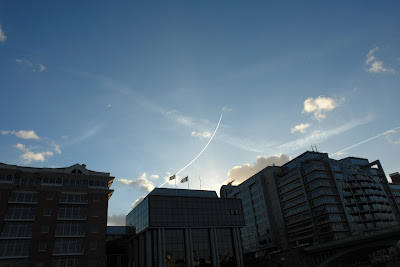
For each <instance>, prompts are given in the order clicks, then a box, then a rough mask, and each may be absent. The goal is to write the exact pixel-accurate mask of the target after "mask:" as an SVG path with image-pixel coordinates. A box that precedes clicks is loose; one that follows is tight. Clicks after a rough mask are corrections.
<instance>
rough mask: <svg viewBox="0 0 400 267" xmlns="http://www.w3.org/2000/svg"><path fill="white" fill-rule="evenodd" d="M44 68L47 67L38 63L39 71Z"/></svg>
mask: <svg viewBox="0 0 400 267" xmlns="http://www.w3.org/2000/svg"><path fill="white" fill-rule="evenodd" d="M45 70H47V67H46V66H44V65H42V64H39V72H42V71H45Z"/></svg>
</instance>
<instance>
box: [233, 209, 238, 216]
mask: <svg viewBox="0 0 400 267" xmlns="http://www.w3.org/2000/svg"><path fill="white" fill-rule="evenodd" d="M231 215H239V211H238V210H231Z"/></svg>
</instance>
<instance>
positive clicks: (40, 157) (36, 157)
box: [15, 144, 54, 164]
mask: <svg viewBox="0 0 400 267" xmlns="http://www.w3.org/2000/svg"><path fill="white" fill-rule="evenodd" d="M15 147H16V148H17V149H19V150H21V151H22V152H24V153H23V154H22V155H21V156H20V158H21V159H23V160H24V161H25V163H27V164H29V163H31V162H32V161H41V162H44V160H45V157H51V156H53V155H54V153H53V152H51V151H45V152H38V153H35V152H32V151H31V149H30V148H27V147H26V146H25V145H23V144H16V145H15Z"/></svg>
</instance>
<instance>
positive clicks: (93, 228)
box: [90, 224, 99, 233]
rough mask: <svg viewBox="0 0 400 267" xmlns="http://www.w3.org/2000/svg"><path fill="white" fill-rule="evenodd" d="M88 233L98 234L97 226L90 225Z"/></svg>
mask: <svg viewBox="0 0 400 267" xmlns="http://www.w3.org/2000/svg"><path fill="white" fill-rule="evenodd" d="M90 232H91V233H98V232H99V227H98V225H97V224H92V225H91V226H90Z"/></svg>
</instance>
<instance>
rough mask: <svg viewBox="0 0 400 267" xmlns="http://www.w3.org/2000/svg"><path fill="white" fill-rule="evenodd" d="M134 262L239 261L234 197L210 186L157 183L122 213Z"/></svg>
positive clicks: (211, 263)
mask: <svg viewBox="0 0 400 267" xmlns="http://www.w3.org/2000/svg"><path fill="white" fill-rule="evenodd" d="M126 225H127V226H134V227H135V228H136V233H137V235H136V236H135V237H134V238H133V239H132V241H131V242H132V243H131V244H132V245H131V246H132V253H130V261H131V263H132V262H134V266H138V267H139V266H140V267H143V266H159V267H163V266H168V267H172V266H180V267H181V266H182V267H183V266H188V267H192V266H226V267H228V266H229V267H233V266H240V267H241V266H243V257H242V250H241V247H242V246H241V241H240V228H241V227H242V226H243V225H244V219H243V213H242V204H241V201H240V200H238V199H221V198H218V196H217V194H216V193H215V192H214V191H201V190H185V189H167V188H156V189H154V190H153V191H152V192H150V193H149V194H148V195H147V196H146V198H144V200H143V201H142V202H141V203H140V204H139V205H138V206H137V207H135V208H134V209H133V210H132V211H131V212H130V213H129V214H128V215H127V217H126Z"/></svg>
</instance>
